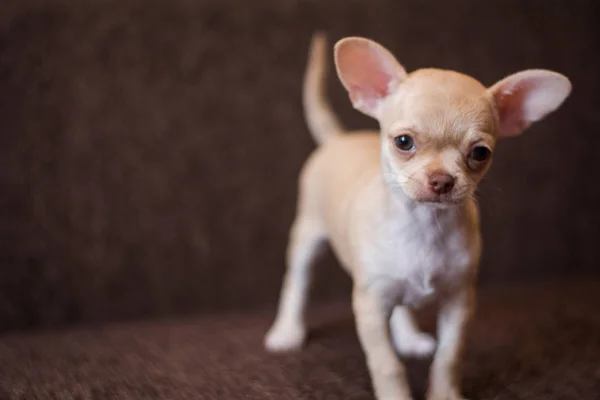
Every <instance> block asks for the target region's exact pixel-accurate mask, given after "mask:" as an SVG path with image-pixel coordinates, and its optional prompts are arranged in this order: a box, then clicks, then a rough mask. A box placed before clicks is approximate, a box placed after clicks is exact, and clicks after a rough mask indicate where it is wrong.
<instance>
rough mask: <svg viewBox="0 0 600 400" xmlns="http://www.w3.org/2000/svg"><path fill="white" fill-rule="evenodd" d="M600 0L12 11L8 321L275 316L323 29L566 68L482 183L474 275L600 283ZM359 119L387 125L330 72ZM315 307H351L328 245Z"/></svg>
mask: <svg viewBox="0 0 600 400" xmlns="http://www.w3.org/2000/svg"><path fill="white" fill-rule="evenodd" d="M597 17H598V6H597V5H596V2H594V1H583V0H575V1H546V2H542V1H522V0H502V1H490V2H478V1H464V0H461V1H452V2H442V1H416V0H402V1H378V0H376V1H369V2H367V1H341V0H340V1H308V0H307V1H299V0H296V1H291V0H290V1H277V0H272V1H271V0H261V1H252V2H250V1H248V2H242V1H187V0H174V1H168V2H167V1H134V0H125V1H75V0H53V1H43V2H42V1H35V0H27V1H12V0H4V1H3V2H2V5H0V121H1V125H0V137H1V140H2V141H1V143H0V159H1V160H2V168H1V169H0V185H1V186H0V193H1V196H2V197H1V206H0V210H1V212H2V215H1V216H0V224H1V225H0V226H1V236H0V260H1V262H0V328H1V329H4V330H6V329H13V328H28V327H38V326H49V325H56V324H63V323H73V322H81V321H93V320H105V319H123V318H130V317H146V316H159V315H167V314H173V313H182V312H190V311H194V312H196V311H198V312H206V311H210V312H216V311H220V310H230V309H249V308H257V307H263V308H264V307H271V308H273V309H274V306H275V301H276V298H277V295H278V292H279V288H280V284H281V277H282V274H283V254H284V250H285V244H286V240H287V230H288V227H289V224H290V222H291V219H292V217H293V211H294V204H295V195H296V178H297V173H298V171H299V168H300V167H301V165H302V163H303V161H304V160H305V158H306V157H307V155H308V154H309V152H310V151H311V149H312V148H313V147H314V144H313V142H312V141H311V138H310V136H309V134H308V131H307V129H306V126H305V123H304V120H303V117H302V109H301V104H300V98H301V80H302V74H303V71H304V66H305V61H306V52H307V47H308V43H309V39H310V35H311V34H312V33H313V32H314V31H315V30H316V29H323V30H325V31H326V32H328V34H329V37H330V40H331V41H332V42H333V41H335V40H337V39H339V38H341V37H342V36H345V35H365V36H369V37H371V38H373V39H375V40H378V41H380V42H381V43H382V44H384V45H386V46H388V47H389V48H390V49H391V50H392V51H393V52H394V53H395V54H396V55H397V56H398V57H399V59H400V61H401V62H403V63H404V64H405V66H406V67H407V68H408V69H409V70H412V69H416V68H419V67H429V66H435V67H441V68H451V69H456V70H459V71H462V72H465V73H468V74H472V75H473V76H475V77H476V78H478V79H480V80H481V81H482V82H483V83H485V84H492V83H493V82H495V81H496V80H498V79H500V78H502V77H504V76H505V75H507V74H509V73H512V72H516V71H518V70H521V69H525V68H548V69H555V70H557V71H560V72H562V73H564V74H566V75H567V76H569V77H570V78H571V79H572V82H573V85H574V91H573V94H572V96H571V97H570V98H569V99H568V101H567V102H566V103H565V104H564V106H563V107H562V108H561V109H560V110H559V111H558V112H556V113H555V114H553V115H552V116H550V117H549V118H548V119H547V120H545V121H544V122H542V123H540V124H538V125H536V126H535V127H533V128H532V129H530V130H529V131H528V132H527V134H526V135H525V136H523V137H521V138H517V139H513V140H506V141H505V142H502V143H501V145H500V148H499V150H498V151H497V157H496V158H495V163H494V166H493V168H492V170H491V172H490V174H489V176H488V178H487V179H486V180H485V181H484V183H483V185H482V188H481V195H480V199H481V210H482V214H483V226H484V238H485V244H486V247H485V256H484V259H483V265H482V268H481V279H480V280H481V282H482V283H483V284H487V283H503V282H505V283H506V282H508V283H510V282H515V281H524V280H535V281H537V280H547V279H565V278H570V277H573V276H577V275H589V274H598V260H599V259H600V257H599V256H600V246H599V245H598V240H599V238H600V212H598V209H597V207H598V204H599V202H600V186H599V185H598V184H597V183H596V181H597V180H598V175H599V174H600V164H599V163H598V156H597V154H598V152H599V149H600V135H598V132H597V130H598V128H597V127H598V124H599V122H600V120H599V117H598V115H599V114H598V109H600V101H599V95H598V93H600V83H599V80H598V66H599V64H598V58H599V57H600V56H599V53H598V48H599V46H598V42H599V35H598V32H599V31H598V29H599V28H598V24H597V22H598V18H597ZM329 87H330V96H331V97H332V99H333V103H334V106H335V108H336V110H337V111H338V112H339V114H340V115H341V116H342V119H343V121H344V122H345V123H346V125H347V126H348V127H351V128H362V127H375V124H374V123H373V122H372V121H370V120H368V119H367V118H366V117H362V116H361V115H359V114H358V113H357V112H355V111H353V110H352V108H351V106H350V105H349V102H348V101H347V99H346V96H345V94H344V93H343V91H342V88H341V85H340V84H339V83H338V81H337V78H335V77H334V76H333V75H332V76H331V77H330V85H329ZM318 270H319V272H318V278H317V279H316V290H315V292H316V298H317V299H321V300H323V299H333V298H344V296H346V295H347V293H348V290H349V287H350V284H349V279H348V278H347V277H346V276H345V275H344V274H343V273H342V272H341V271H340V270H339V269H338V268H337V267H336V266H335V261H334V259H333V257H332V256H331V255H330V256H329V257H328V258H327V260H326V261H325V262H323V263H321V264H320V267H319V268H318Z"/></svg>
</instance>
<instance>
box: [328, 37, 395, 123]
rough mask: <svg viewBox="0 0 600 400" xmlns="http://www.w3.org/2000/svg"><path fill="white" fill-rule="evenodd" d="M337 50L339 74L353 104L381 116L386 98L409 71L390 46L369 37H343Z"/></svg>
mask: <svg viewBox="0 0 600 400" xmlns="http://www.w3.org/2000/svg"><path fill="white" fill-rule="evenodd" d="M334 53H335V66H336V69H337V73H338V76H339V77H340V80H341V81H342V84H343V85H344V87H345V88H346V90H347V91H348V94H349V95H350V100H351V101H352V105H353V106H354V108H355V109H357V110H359V111H361V112H363V113H365V114H366V115H369V116H371V117H373V118H376V119H378V118H379V117H380V112H381V110H380V109H381V102H382V100H384V99H385V98H386V97H387V96H388V95H389V94H390V93H392V92H393V91H394V89H396V87H397V86H398V85H399V84H400V82H402V81H403V80H404V79H405V78H406V71H405V70H404V68H403V67H402V65H400V63H399V62H398V61H397V60H396V59H395V58H394V56H393V55H392V54H391V53H390V52H389V51H388V50H386V49H385V48H384V47H383V46H381V45H380V44H378V43H376V42H373V41H372V40H369V39H365V38H359V37H349V38H345V39H342V40H340V41H339V42H337V43H336V45H335V50H334Z"/></svg>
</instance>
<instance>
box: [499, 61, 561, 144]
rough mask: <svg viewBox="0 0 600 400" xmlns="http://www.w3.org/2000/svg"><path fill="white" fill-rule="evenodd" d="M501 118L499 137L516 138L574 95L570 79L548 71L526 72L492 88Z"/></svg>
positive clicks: (519, 73) (517, 74)
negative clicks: (570, 94) (569, 96)
mask: <svg viewBox="0 0 600 400" xmlns="http://www.w3.org/2000/svg"><path fill="white" fill-rule="evenodd" d="M488 90H489V92H490V94H491V96H492V99H493V102H494V105H495V107H496V110H497V111H498V119H499V136H501V137H502V136H516V135H519V134H520V133H522V132H523V131H524V130H525V129H527V127H528V126H529V125H531V124H532V123H534V122H536V121H539V120H540V119H542V118H544V117H545V116H546V115H548V114H550V113H551V112H552V111H554V110H556V109H557V108H558V107H559V106H560V105H561V104H562V103H563V101H565V99H566V98H567V96H568V95H569V93H571V82H570V81H569V79H567V77H566V76H564V75H561V74H559V73H557V72H552V71H546V70H526V71H522V72H518V73H516V74H514V75H511V76H509V77H507V78H505V79H503V80H501V81H500V82H498V83H496V84H495V85H493V86H492V87H491V88H489V89H488Z"/></svg>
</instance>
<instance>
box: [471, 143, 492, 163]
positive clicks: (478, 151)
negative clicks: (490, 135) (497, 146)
mask: <svg viewBox="0 0 600 400" xmlns="http://www.w3.org/2000/svg"><path fill="white" fill-rule="evenodd" d="M491 154H492V152H491V151H490V149H488V148H487V147H484V146H476V147H473V150H471V154H470V158H471V159H472V160H473V161H476V162H484V161H485V160H487V159H488V158H490V155H491Z"/></svg>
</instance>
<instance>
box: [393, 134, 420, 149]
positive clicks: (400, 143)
mask: <svg viewBox="0 0 600 400" xmlns="http://www.w3.org/2000/svg"><path fill="white" fill-rule="evenodd" d="M394 144H395V145H396V147H397V148H399V149H400V150H402V151H409V150H412V149H413V147H415V142H414V141H413V138H411V137H410V136H408V135H400V136H396V137H395V138H394Z"/></svg>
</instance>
